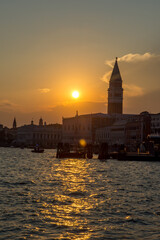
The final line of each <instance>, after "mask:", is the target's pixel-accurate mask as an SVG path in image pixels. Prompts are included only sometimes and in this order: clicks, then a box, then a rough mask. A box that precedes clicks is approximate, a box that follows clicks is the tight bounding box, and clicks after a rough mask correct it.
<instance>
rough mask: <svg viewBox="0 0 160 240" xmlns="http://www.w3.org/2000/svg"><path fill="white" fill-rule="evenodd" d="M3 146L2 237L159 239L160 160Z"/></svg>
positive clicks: (0, 168)
mask: <svg viewBox="0 0 160 240" xmlns="http://www.w3.org/2000/svg"><path fill="white" fill-rule="evenodd" d="M55 156H56V151H55V150H45V152H44V153H32V152H31V149H16V148H0V239H78V240H81V239H91V240H92V239H93V240H94V239H98V240H99V239H157V240H159V239H160V162H137V161H135V162H134V161H133V162H127V161H117V160H107V161H104V162H102V161H99V160H98V159H97V156H94V158H93V159H91V160H88V159H56V157H55Z"/></svg>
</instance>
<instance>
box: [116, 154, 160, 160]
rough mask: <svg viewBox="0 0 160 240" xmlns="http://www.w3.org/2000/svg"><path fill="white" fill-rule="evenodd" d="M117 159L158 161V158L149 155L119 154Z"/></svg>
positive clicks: (159, 157)
mask: <svg viewBox="0 0 160 240" xmlns="http://www.w3.org/2000/svg"><path fill="white" fill-rule="evenodd" d="M117 159H118V160H120V161H160V156H159V155H156V154H155V155H153V154H149V153H125V154H121V153H119V154H118V156H117Z"/></svg>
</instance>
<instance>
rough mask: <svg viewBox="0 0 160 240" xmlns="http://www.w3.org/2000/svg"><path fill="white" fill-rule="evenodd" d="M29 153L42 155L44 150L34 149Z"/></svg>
mask: <svg viewBox="0 0 160 240" xmlns="http://www.w3.org/2000/svg"><path fill="white" fill-rule="evenodd" d="M31 152H34V153H43V152H44V149H43V148H39V147H35V148H34V149H33V150H32V151H31Z"/></svg>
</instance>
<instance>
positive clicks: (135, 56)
mask: <svg viewBox="0 0 160 240" xmlns="http://www.w3.org/2000/svg"><path fill="white" fill-rule="evenodd" d="M157 57H158V58H160V55H156V54H153V53H149V52H147V53H144V54H139V53H128V54H126V55H124V56H122V57H119V58H118V62H128V63H129V62H132V63H134V62H140V61H141V62H142V61H147V60H150V59H153V58H157ZM114 62H115V59H112V60H106V61H105V64H106V65H108V66H110V67H113V65H114Z"/></svg>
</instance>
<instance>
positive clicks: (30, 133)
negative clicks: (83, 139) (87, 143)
mask: <svg viewBox="0 0 160 240" xmlns="http://www.w3.org/2000/svg"><path fill="white" fill-rule="evenodd" d="M40 120H41V119H40ZM39 123H42V121H39ZM61 141H62V125H61V124H49V125H47V124H45V125H42V124H39V125H35V124H34V123H33V121H31V124H29V125H24V126H21V127H19V128H18V129H17V136H16V141H15V145H16V146H26V147H28V146H35V145H36V144H38V145H39V146H41V147H44V148H56V147H57V144H58V143H59V142H61Z"/></svg>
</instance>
